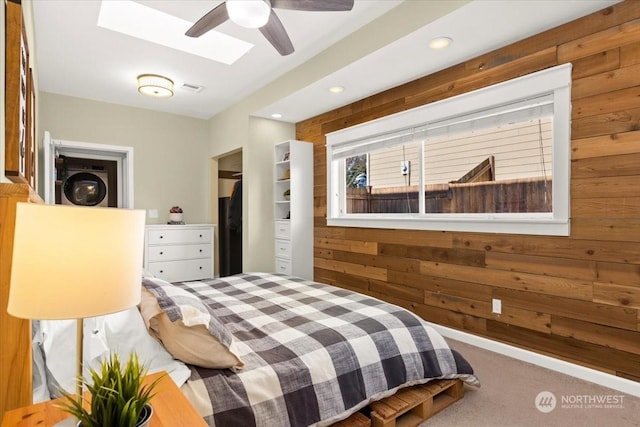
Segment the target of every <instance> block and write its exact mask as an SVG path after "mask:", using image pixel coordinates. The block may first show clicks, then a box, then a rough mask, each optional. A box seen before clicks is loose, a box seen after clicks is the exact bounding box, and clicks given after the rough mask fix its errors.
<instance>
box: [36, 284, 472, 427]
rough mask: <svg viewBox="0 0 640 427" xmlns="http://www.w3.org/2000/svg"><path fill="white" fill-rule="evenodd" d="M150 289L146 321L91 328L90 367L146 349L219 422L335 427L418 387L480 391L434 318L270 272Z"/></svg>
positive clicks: (145, 306)
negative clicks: (442, 382) (453, 385)
mask: <svg viewBox="0 0 640 427" xmlns="http://www.w3.org/2000/svg"><path fill="white" fill-rule="evenodd" d="M142 285H143V286H142V292H143V299H142V303H141V305H140V312H141V313H142V316H141V319H137V320H135V319H134V317H135V316H136V314H137V312H136V310H133V311H130V312H128V313H127V314H126V317H123V315H122V314H120V319H119V320H118V321H117V322H114V321H113V320H112V319H107V320H105V319H97V320H95V321H94V322H95V323H92V324H90V325H88V327H87V325H85V330H87V329H89V331H90V339H92V340H93V341H94V342H95V341H98V342H99V343H100V345H98V346H97V350H93V351H92V350H90V351H89V353H90V354H89V358H90V359H91V360H90V362H89V363H87V364H88V365H89V366H92V365H95V364H96V363H97V361H98V360H99V359H100V357H102V356H104V354H105V353H106V352H110V351H114V350H115V351H118V352H120V351H122V352H126V351H130V350H131V349H135V350H136V351H138V352H139V353H140V351H142V353H143V354H142V355H141V359H142V360H149V361H150V362H151V364H152V365H153V366H150V371H154V370H166V371H168V372H169V373H170V375H171V376H172V378H173V379H174V381H176V382H177V383H178V384H179V385H180V384H182V389H183V391H184V393H185V395H187V397H188V398H189V400H190V401H191V402H192V403H193V404H194V406H195V407H196V409H197V410H198V411H199V412H200V414H201V415H202V416H203V417H204V418H205V420H206V421H207V423H208V424H209V425H211V426H235V425H242V426H246V427H249V426H265V427H266V426H269V427H271V426H283V427H284V426H325V425H331V424H333V423H335V422H337V421H339V420H343V419H345V418H347V417H349V416H350V415H351V414H354V413H355V412H357V411H358V410H360V409H361V408H363V407H365V406H366V405H368V404H369V403H371V402H372V401H375V400H379V399H382V398H385V397H387V396H390V395H392V394H394V393H396V392H397V391H398V390H399V389H401V388H404V387H407V386H412V385H415V384H422V383H426V382H429V381H431V380H434V379H452V378H459V379H461V380H462V381H463V382H465V383H466V384H469V385H473V386H476V385H479V382H478V379H477V377H476V376H475V375H474V373H473V369H472V368H471V366H470V365H469V363H468V362H467V361H466V360H465V359H464V358H463V357H462V356H461V355H460V354H458V353H457V352H456V351H455V350H452V349H450V348H449V346H448V345H447V343H446V342H445V340H444V339H443V338H442V336H440V335H439V334H438V333H437V332H436V331H435V330H434V329H433V328H431V327H430V326H429V325H428V323H427V322H425V321H423V320H422V319H420V318H419V317H417V316H416V315H414V314H413V313H411V312H409V311H407V310H405V309H403V308H400V307H398V306H395V305H392V304H389V303H386V302H383V301H381V300H378V299H375V298H372V297H368V296H365V295H363V294H359V293H356V292H352V291H349V290H345V289H341V288H337V287H334V286H329V285H324V284H320V283H317V282H313V281H308V280H303V279H300V278H296V277H289V276H284V275H278V274H267V273H250V274H241V275H236V276H230V277H226V278H222V279H213V280H207V281H196V282H185V283H173V284H170V283H167V282H165V281H163V280H160V279H157V278H153V277H146V278H144V279H143V280H142ZM87 321H91V320H90V319H87ZM101 322H102V323H101ZM134 324H135V325H136V327H135V330H136V331H137V332H136V333H132V327H133V325H134ZM140 324H142V325H143V326H144V327H143V328H142V332H141V328H140V327H139V325H140ZM163 325H164V326H163ZM176 325H179V327H178V329H175V328H174V327H176ZM167 327H170V328H172V330H167ZM45 329H46V328H45ZM42 334H44V335H48V336H49V338H50V337H51V336H52V334H51V332H50V331H49V332H47V331H46V330H45V331H44V332H42ZM143 334H145V335H146V337H145V336H143ZM150 336H153V337H154V338H152V339H151V341H152V342H153V343H155V344H156V345H158V346H159V347H157V348H156V347H154V346H153V345H151V343H150V342H149V341H148V338H149V337H150ZM44 341H46V338H45V339H44ZM49 341H50V340H49ZM123 341H126V343H124V344H123ZM145 343H146V344H145ZM159 343H162V345H159ZM55 345H56V344H51V343H49V347H51V346H55ZM43 346H46V345H44V344H43ZM145 346H147V347H149V346H150V347H154V348H153V350H152V351H151V352H148V351H147V350H145V348H144V347H145ZM85 351H86V350H85ZM162 352H168V353H170V354H171V355H172V356H173V358H172V359H171V360H167V358H166V356H163V357H164V359H163V357H160V355H161V353H162ZM45 353H46V352H45ZM203 356H206V357H203ZM58 357H60V356H58ZM62 357H64V356H62ZM50 358H51V355H49V354H45V361H46V362H45V365H48V364H50V363H51V360H50ZM176 359H181V360H183V361H186V362H187V363H186V364H184V365H183V364H182V362H180V361H179V360H176ZM61 361H62V359H61ZM174 362H175V363H178V365H177V366H172V365H171V363H174ZM65 363H66V364H67V365H68V364H69V363H68V359H67V361H66V362H65ZM184 367H186V369H187V370H186V371H185V370H184ZM65 369H66V368H65ZM44 370H45V371H47V372H49V371H50V370H51V369H50V368H47V367H46V366H45V368H44ZM61 376H63V374H62V373H60V372H57V373H51V372H49V374H48V378H49V380H51V378H54V377H61ZM187 377H188V378H187ZM49 382H51V381H49ZM58 382H60V381H58ZM60 385H62V384H60ZM47 388H48V389H49V390H51V386H50V384H49V386H48V387H47Z"/></svg>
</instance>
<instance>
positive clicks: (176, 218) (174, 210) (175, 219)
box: [169, 206, 183, 223]
mask: <svg viewBox="0 0 640 427" xmlns="http://www.w3.org/2000/svg"><path fill="white" fill-rule="evenodd" d="M169 221H170V222H172V223H182V222H183V219H182V208H181V207H180V206H172V207H171V209H169Z"/></svg>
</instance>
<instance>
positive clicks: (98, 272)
mask: <svg viewBox="0 0 640 427" xmlns="http://www.w3.org/2000/svg"><path fill="white" fill-rule="evenodd" d="M144 221H145V218H144V211H143V210H131V209H117V208H96V207H78V206H65V205H42V204H35V203H17V206H16V224H15V235H14V243H13V259H12V264H11V282H10V289H9V304H8V307H7V312H8V313H9V314H10V315H12V316H15V317H19V318H23V319H41V320H44V319H47V320H54V319H76V322H77V328H76V333H77V336H76V373H77V378H76V381H77V386H76V391H77V398H78V401H79V402H80V403H81V404H82V389H83V387H82V382H81V381H80V379H81V378H82V375H83V371H82V363H83V319H84V318H85V317H93V316H100V315H104V314H110V313H115V312H118V311H122V310H125V309H128V308H130V307H133V306H135V305H137V304H138V303H139V302H140V285H141V271H142V270H141V268H142V252H143V242H144Z"/></svg>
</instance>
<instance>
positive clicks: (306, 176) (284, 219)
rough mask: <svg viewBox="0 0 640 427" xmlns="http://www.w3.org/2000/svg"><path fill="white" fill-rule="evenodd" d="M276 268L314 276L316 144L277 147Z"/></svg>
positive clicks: (302, 143)
mask: <svg viewBox="0 0 640 427" xmlns="http://www.w3.org/2000/svg"><path fill="white" fill-rule="evenodd" d="M274 160H275V168H274V176H275V183H274V186H273V187H274V205H275V245H276V246H275V251H276V252H275V253H276V260H275V271H276V273H284V274H289V275H292V276H298V277H302V278H305V279H309V280H312V279H313V144H311V143H310V142H304V141H295V140H291V141H285V142H281V143H279V144H276V145H275V147H274Z"/></svg>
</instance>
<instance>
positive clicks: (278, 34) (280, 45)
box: [260, 9, 294, 56]
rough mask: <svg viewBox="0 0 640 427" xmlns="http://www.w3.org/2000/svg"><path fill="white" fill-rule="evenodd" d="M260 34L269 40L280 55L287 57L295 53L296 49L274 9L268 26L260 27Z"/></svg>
mask: <svg viewBox="0 0 640 427" xmlns="http://www.w3.org/2000/svg"><path fill="white" fill-rule="evenodd" d="M260 32H261V33H262V35H263V36H264V37H265V38H266V39H267V40H269V43H271V44H272V45H273V47H275V48H276V50H277V51H278V52H279V53H280V55H282V56H286V55H289V54H290V53H293V51H294V49H293V44H292V43H291V39H290V38H289V35H288V34H287V31H286V30H285V29H284V26H283V25H282V22H280V19H279V18H278V15H276V14H275V12H274V11H273V9H272V10H271V15H269V21H268V22H267V24H266V25H265V26H263V27H260Z"/></svg>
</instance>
